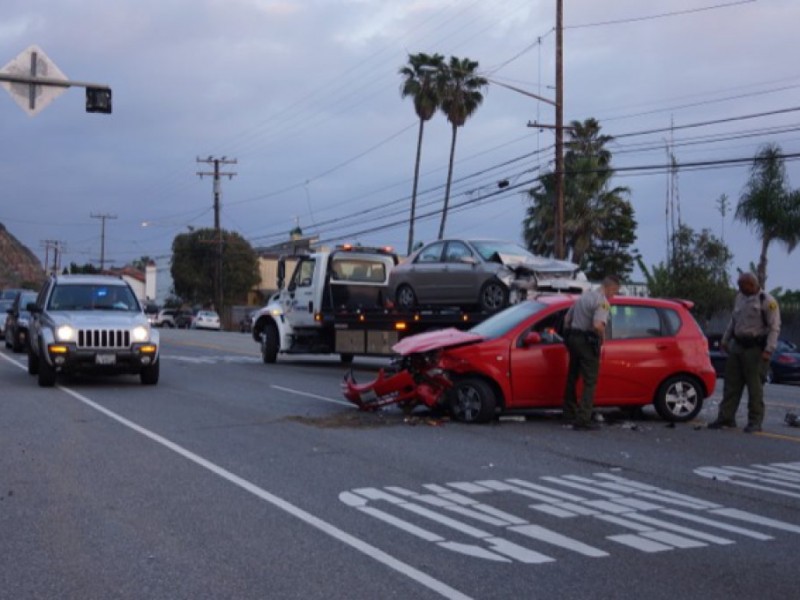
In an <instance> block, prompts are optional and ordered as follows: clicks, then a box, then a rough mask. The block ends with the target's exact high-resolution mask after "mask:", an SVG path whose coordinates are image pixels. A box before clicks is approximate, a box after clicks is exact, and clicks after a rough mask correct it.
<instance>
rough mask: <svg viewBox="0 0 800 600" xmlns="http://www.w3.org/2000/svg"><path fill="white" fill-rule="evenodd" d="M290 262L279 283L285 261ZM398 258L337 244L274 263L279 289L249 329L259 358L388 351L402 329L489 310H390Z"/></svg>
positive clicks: (476, 317)
mask: <svg viewBox="0 0 800 600" xmlns="http://www.w3.org/2000/svg"><path fill="white" fill-rule="evenodd" d="M289 258H291V260H296V261H297V262H296V264H295V266H294V271H293V272H292V275H291V278H290V279H289V280H288V282H286V281H285V276H286V265H287V261H288V260H289ZM397 263H398V256H397V254H395V253H394V252H393V251H392V249H391V248H388V247H385V248H380V247H365V246H352V245H348V244H345V245H342V246H337V247H336V248H335V249H333V250H329V251H320V252H315V253H313V254H309V255H304V256H293V257H281V258H280V259H279V261H278V268H277V275H278V290H279V291H278V293H276V294H274V295H273V296H272V297H271V298H270V300H269V302H268V303H267V305H266V306H264V307H263V308H261V309H260V310H259V311H257V312H256V313H255V314H254V315H253V320H252V323H253V327H252V335H253V339H254V340H255V342H256V343H258V344H259V345H260V347H261V356H262V359H263V361H264V363H274V362H275V361H276V360H277V357H278V355H279V354H338V355H339V356H340V359H341V361H342V362H343V363H350V362H352V360H353V357H354V356H356V355H364V356H390V355H392V354H393V351H392V346H394V345H395V344H396V343H397V342H398V341H400V340H401V339H402V338H403V337H405V336H407V335H411V334H414V333H421V332H423V331H428V330H432V329H442V328H445V327H456V328H458V329H468V328H469V327H472V326H473V325H475V324H476V323H479V322H480V321H482V320H483V319H485V318H486V317H488V316H489V315H488V314H487V313H484V312H481V311H477V310H475V311H470V310H464V309H462V308H459V307H443V308H435V309H434V308H430V309H426V308H420V309H419V310H414V311H411V312H401V311H397V310H395V309H393V308H390V305H391V302H389V300H390V299H389V298H387V290H388V282H389V273H390V271H391V270H392V268H393V267H394V266H395V265H396V264H397Z"/></svg>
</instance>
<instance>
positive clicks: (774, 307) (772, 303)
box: [768, 300, 778, 312]
mask: <svg viewBox="0 0 800 600" xmlns="http://www.w3.org/2000/svg"><path fill="white" fill-rule="evenodd" d="M768 308H769V309H770V310H771V311H772V312H775V311H776V310H778V303H777V302H775V300H770V301H769V305H768Z"/></svg>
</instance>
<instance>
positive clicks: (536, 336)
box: [522, 331, 542, 348]
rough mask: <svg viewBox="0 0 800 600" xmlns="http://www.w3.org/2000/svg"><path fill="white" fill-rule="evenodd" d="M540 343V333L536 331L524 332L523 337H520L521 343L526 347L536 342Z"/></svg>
mask: <svg viewBox="0 0 800 600" xmlns="http://www.w3.org/2000/svg"><path fill="white" fill-rule="evenodd" d="M541 343H542V335H541V334H540V333H539V332H538V331H529V332H528V333H526V334H525V337H524V338H522V345H523V346H525V347H526V348H527V347H528V346H535V345H536V344H541Z"/></svg>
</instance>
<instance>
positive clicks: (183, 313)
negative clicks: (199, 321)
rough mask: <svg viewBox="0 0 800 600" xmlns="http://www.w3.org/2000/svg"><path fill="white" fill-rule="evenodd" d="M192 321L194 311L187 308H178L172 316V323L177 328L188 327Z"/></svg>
mask: <svg viewBox="0 0 800 600" xmlns="http://www.w3.org/2000/svg"><path fill="white" fill-rule="evenodd" d="M192 321H194V313H193V312H191V311H189V310H178V311H175V314H174V315H173V316H172V323H173V325H174V326H175V327H177V328H178V329H189V328H190V327H191V326H192Z"/></svg>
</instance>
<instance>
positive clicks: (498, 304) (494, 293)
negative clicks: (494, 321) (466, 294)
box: [478, 280, 508, 312]
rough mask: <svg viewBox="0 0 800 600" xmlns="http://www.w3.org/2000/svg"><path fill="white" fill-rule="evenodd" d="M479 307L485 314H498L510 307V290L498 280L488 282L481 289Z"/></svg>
mask: <svg viewBox="0 0 800 600" xmlns="http://www.w3.org/2000/svg"><path fill="white" fill-rule="evenodd" d="M478 305H479V306H480V307H481V310H483V311H485V312H497V311H498V310H502V309H504V308H505V307H506V306H508V288H507V287H506V286H504V285H503V284H502V283H500V282H499V281H497V280H492V281H487V282H486V283H484V284H483V287H482V288H481V292H480V296H479V297H478Z"/></svg>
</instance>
